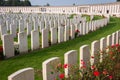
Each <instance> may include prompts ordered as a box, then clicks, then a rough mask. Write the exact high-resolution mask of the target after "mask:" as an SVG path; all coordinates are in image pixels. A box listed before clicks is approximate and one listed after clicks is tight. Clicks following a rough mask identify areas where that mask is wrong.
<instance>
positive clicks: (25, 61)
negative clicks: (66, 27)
mask: <svg viewBox="0 0 120 80" xmlns="http://www.w3.org/2000/svg"><path fill="white" fill-rule="evenodd" d="M119 29H120V19H118V18H111V21H110V23H109V24H108V25H107V26H106V27H103V28H100V29H99V30H97V31H95V32H91V33H89V34H87V35H85V36H81V37H79V38H76V39H73V40H69V41H67V42H63V43H60V44H56V45H53V46H51V47H49V48H45V49H41V50H37V51H33V52H29V53H27V54H23V55H19V56H16V57H13V58H10V59H7V60H3V61H0V80H7V77H8V76H9V75H10V74H12V73H13V72H15V71H17V70H19V69H22V68H26V67H33V68H34V69H35V71H36V70H39V71H41V68H42V62H43V61H44V60H46V59H48V58H51V57H56V56H57V57H60V59H61V60H62V61H63V58H64V57H63V56H64V53H66V52H67V51H69V50H79V48H80V46H82V45H84V44H88V45H90V44H91V42H92V41H94V40H99V39H100V38H101V37H105V36H107V35H109V34H111V33H113V32H115V31H117V30H119ZM35 80H42V76H41V73H40V72H39V73H38V72H36V73H35Z"/></svg>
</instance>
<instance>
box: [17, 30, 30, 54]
mask: <svg viewBox="0 0 120 80" xmlns="http://www.w3.org/2000/svg"><path fill="white" fill-rule="evenodd" d="M18 43H19V51H20V53H25V52H28V42H27V34H26V32H20V33H18Z"/></svg>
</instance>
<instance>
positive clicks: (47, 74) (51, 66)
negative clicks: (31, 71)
mask: <svg viewBox="0 0 120 80" xmlns="http://www.w3.org/2000/svg"><path fill="white" fill-rule="evenodd" d="M59 63H60V59H59V58H58V57H53V58H50V59H48V60H46V61H44V62H43V63H42V70H43V80H54V79H56V77H57V76H59V72H56V71H55V68H56V66H57V65H58V64H59Z"/></svg>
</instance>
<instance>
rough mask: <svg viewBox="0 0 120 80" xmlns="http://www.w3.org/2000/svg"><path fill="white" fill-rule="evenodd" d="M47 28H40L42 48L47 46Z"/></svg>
mask: <svg viewBox="0 0 120 80" xmlns="http://www.w3.org/2000/svg"><path fill="white" fill-rule="evenodd" d="M48 34H49V33H48V29H43V30H42V48H45V47H48V46H49V43H48V42H49V38H48V37H49V36H48Z"/></svg>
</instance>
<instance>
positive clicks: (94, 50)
mask: <svg viewBox="0 0 120 80" xmlns="http://www.w3.org/2000/svg"><path fill="white" fill-rule="evenodd" d="M99 51H100V41H97V40H96V41H93V42H92V44H91V65H93V64H94V63H97V62H98V60H97V56H98V55H97V54H99Z"/></svg>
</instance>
